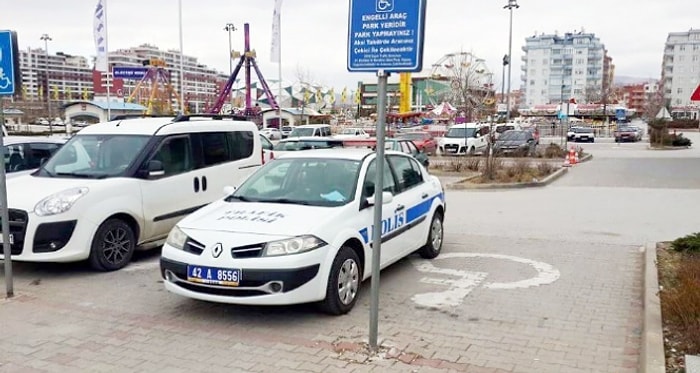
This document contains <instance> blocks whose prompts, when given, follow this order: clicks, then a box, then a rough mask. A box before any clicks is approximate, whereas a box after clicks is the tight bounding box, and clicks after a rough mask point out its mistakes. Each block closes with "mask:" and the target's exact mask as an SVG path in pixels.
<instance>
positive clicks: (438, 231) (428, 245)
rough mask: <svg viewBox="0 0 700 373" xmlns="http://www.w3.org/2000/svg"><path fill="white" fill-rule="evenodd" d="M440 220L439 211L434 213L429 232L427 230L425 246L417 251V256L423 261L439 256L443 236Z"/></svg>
mask: <svg viewBox="0 0 700 373" xmlns="http://www.w3.org/2000/svg"><path fill="white" fill-rule="evenodd" d="M442 219H443V218H442V214H441V213H440V212H439V211H435V214H434V215H433V220H432V221H431V223H430V230H428V239H427V240H426V242H425V246H423V247H421V248H420V249H419V250H418V254H420V256H421V257H422V258H424V259H434V258H436V257H437V256H438V255H440V251H441V250H442V235H443V229H442Z"/></svg>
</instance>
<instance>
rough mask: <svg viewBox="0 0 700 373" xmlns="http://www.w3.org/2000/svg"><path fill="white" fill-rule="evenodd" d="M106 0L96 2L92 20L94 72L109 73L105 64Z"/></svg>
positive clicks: (107, 65)
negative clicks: (94, 53) (94, 54)
mask: <svg viewBox="0 0 700 373" xmlns="http://www.w3.org/2000/svg"><path fill="white" fill-rule="evenodd" d="M106 1H107V0H98V1H97V7H96V8H95V18H94V19H93V36H94V37H95V48H96V49H97V56H96V57H95V70H97V71H109V64H108V63H107V9H106V7H105V5H106V4H105V2H106Z"/></svg>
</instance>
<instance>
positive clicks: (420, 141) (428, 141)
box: [396, 131, 437, 155]
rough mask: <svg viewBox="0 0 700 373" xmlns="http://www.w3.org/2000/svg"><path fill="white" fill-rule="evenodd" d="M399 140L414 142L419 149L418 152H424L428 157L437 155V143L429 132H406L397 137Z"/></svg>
mask: <svg viewBox="0 0 700 373" xmlns="http://www.w3.org/2000/svg"><path fill="white" fill-rule="evenodd" d="M396 138H398V139H406V140H411V141H413V143H414V144H416V147H418V150H422V151H423V153H425V154H428V155H435V154H436V152H437V142H435V139H434V138H433V135H431V134H430V133H429V132H424V131H415V132H404V133H400V134H397V135H396Z"/></svg>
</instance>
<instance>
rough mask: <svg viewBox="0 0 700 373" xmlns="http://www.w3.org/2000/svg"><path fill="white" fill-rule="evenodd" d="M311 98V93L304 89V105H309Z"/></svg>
mask: <svg viewBox="0 0 700 373" xmlns="http://www.w3.org/2000/svg"><path fill="white" fill-rule="evenodd" d="M310 98H311V91H310V90H308V89H306V88H304V103H308V102H309V99H310Z"/></svg>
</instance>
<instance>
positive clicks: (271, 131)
mask: <svg viewBox="0 0 700 373" xmlns="http://www.w3.org/2000/svg"><path fill="white" fill-rule="evenodd" d="M260 133H262V134H263V135H265V137H267V138H268V139H270V140H280V139H281V138H282V132H281V131H280V130H279V128H272V127H268V128H263V129H261V130H260Z"/></svg>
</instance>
